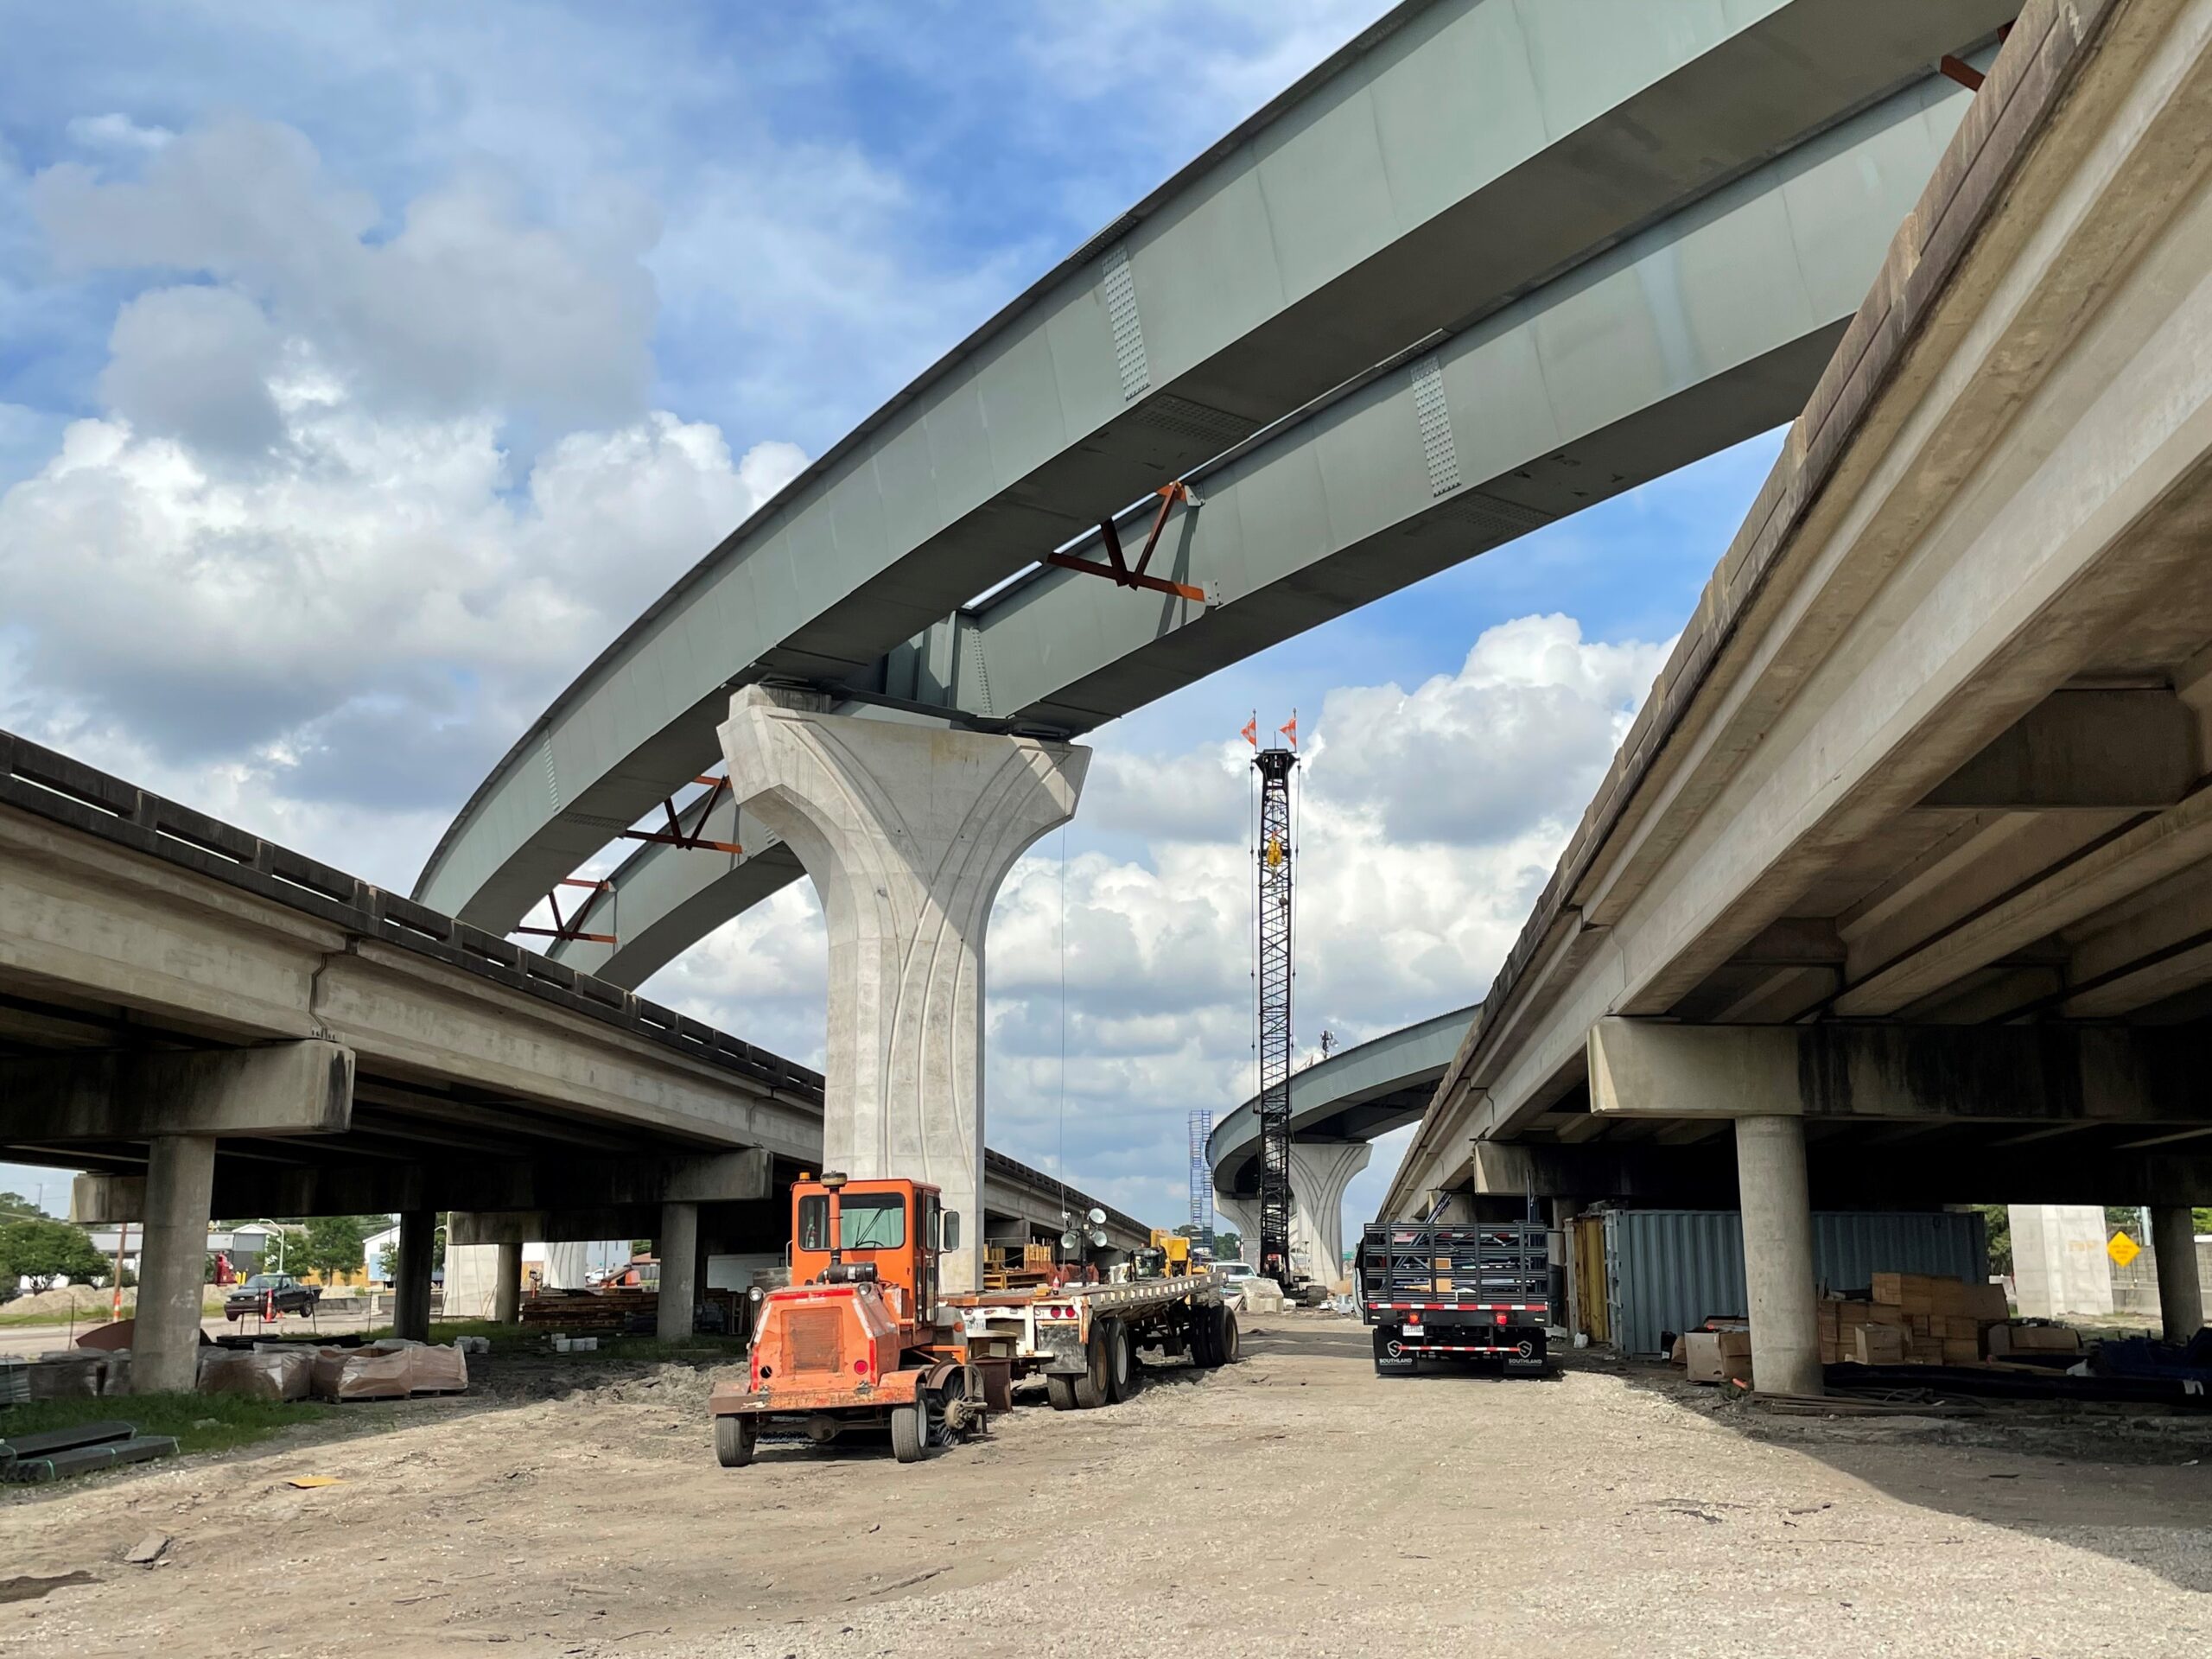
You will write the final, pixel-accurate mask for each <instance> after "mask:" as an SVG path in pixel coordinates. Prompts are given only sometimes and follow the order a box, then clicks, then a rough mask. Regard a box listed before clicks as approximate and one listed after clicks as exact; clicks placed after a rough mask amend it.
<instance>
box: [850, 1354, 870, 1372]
mask: <svg viewBox="0 0 2212 1659" xmlns="http://www.w3.org/2000/svg"><path fill="white" fill-rule="evenodd" d="M853 1375H854V1376H867V1375H868V1360H867V1357H865V1356H863V1357H861V1358H859V1359H856V1360H855V1361H854V1362H853Z"/></svg>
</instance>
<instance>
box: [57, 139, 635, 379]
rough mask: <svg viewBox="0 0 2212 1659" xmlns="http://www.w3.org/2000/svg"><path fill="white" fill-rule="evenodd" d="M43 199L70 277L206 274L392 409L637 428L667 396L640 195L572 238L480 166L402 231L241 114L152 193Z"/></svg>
mask: <svg viewBox="0 0 2212 1659" xmlns="http://www.w3.org/2000/svg"><path fill="white" fill-rule="evenodd" d="M31 200H32V205H33V207H34V208H35V211H36V213H37V215H38V219H39V221H40V223H41V226H43V227H44V229H45V231H46V234H47V236H48V240H49V242H50V243H51V245H52V247H53V250H54V257H55V258H56V259H57V260H58V261H59V262H60V264H62V265H63V266H64V267H65V268H73V269H79V270H86V269H123V270H176V271H186V272H206V273H208V274H210V275H212V276H213V277H215V278H217V279H218V280H219V281H220V282H222V283H227V284H230V285H232V286H233V287H234V288H235V289H237V290H238V292H239V293H241V294H243V295H245V296H249V297H251V300H252V301H253V302H255V303H257V304H258V305H260V306H262V307H263V308H265V309H266V310H267V311H268V313H269V314H270V321H272V322H273V324H274V325H275V326H276V327H277V328H279V329H281V330H283V332H284V333H285V334H288V335H292V336H297V337H302V338H305V339H308V340H312V341H313V342H314V344H315V351H316V354H317V357H318V359H319V360H320V361H321V363H322V364H323V365H325V366H327V368H328V369H329V370H330V371H331V372H334V373H335V374H337V375H339V376H340V377H341V378H343V379H344V380H345V381H346V384H347V385H349V386H350V387H351V388H352V389H353V392H354V395H356V396H357V397H365V399H366V400H367V401H369V402H370V403H371V404H373V405H374V406H376V407H378V408H380V409H393V410H410V411H415V412H419V413H424V414H452V413H454V412H457V411H465V410H477V409H480V408H485V407H487V406H488V407H499V408H503V409H505V410H508V411H509V412H510V413H518V412H530V413H534V414H536V415H537V416H541V417H543V418H545V419H549V420H552V421H555V422H557V423H573V422H591V421H599V420H605V419H607V418H609V417H613V418H615V419H626V418H630V417H632V416H635V415H637V414H639V413H640V412H642V410H643V408H644V405H645V397H646V392H647V391H648V388H649V387H650V385H651V384H652V353H651V350H650V346H649V342H650V340H651V336H652V328H653V323H654V319H655V304H654V297H653V289H652V278H651V277H649V276H648V275H647V273H646V271H645V268H644V266H643V264H641V263H640V260H641V258H642V257H643V256H644V255H645V252H646V251H647V250H649V249H650V248H651V247H652V245H653V243H654V242H655V240H656V239H657V238H658V234H659V215H658V211H657V210H656V209H655V208H654V207H652V204H651V202H650V201H648V200H646V199H645V198H644V197H643V196H641V195H639V194H637V193H636V192H635V191H633V190H631V189H628V188H624V187H620V186H617V185H613V184H610V183H600V184H595V185H593V186H590V187H588V188H585V189H583V190H582V191H581V192H580V193H579V194H578V196H577V198H576V199H575V200H574V201H573V202H571V203H570V204H569V208H568V212H567V213H566V214H565V215H564V219H563V222H562V223H560V224H558V225H550V224H541V223H533V222H531V219H529V217H528V216H527V215H526V214H525V213H524V208H523V200H522V191H521V189H520V187H519V185H518V182H517V181H516V180H515V179H514V178H513V176H512V175H510V174H508V173H507V172H506V171H505V170H504V169H502V168H497V167H494V166H493V165H492V164H490V163H489V162H481V163H472V164H469V165H467V166H465V167H463V168H460V169H458V170H456V171H455V172H454V174H453V175H452V176H451V177H450V178H449V179H448V181H445V182H444V183H442V185H440V186H439V187H438V188H435V189H433V190H430V191H428V192H426V193H424V194H422V195H420V196H418V197H416V199H415V200H414V201H412V202H411V203H410V204H409V206H408V207H407V209H406V211H405V213H404V215H403V216H402V218H401V219H400V222H399V224H398V225H397V228H396V229H391V227H388V226H385V224H384V223H383V221H382V216H381V214H380V213H379V212H378V207H377V204H376V202H375V200H373V199H372V197H370V196H369V195H367V194H365V193H364V192H362V191H359V190H356V189H353V188H347V187H346V186H343V185H340V184H338V183H337V182H335V181H333V180H331V179H329V178H328V177H327V176H326V175H325V174H324V172H323V169H322V161H321V156H319V155H318V154H317V153H316V151H315V146H314V145H313V144H311V143H308V140H307V138H306V137H304V136H303V135H302V134H301V133H300V132H298V131H297V130H295V129H293V128H291V127H288V126H284V125H283V124H278V123H275V122H269V121H259V120H253V119H251V118H245V117H240V116H233V117H230V118H225V119H223V120H221V121H219V122H217V123H215V124H212V125H209V126H207V127H204V128H199V129H195V130H193V131H190V132H188V133H186V134H185V135H183V136H182V137H180V138H178V139H177V140H176V141H175V143H169V144H167V145H164V146H162V148H161V149H158V150H157V151H156V152H155V153H154V154H153V155H152V156H151V157H150V159H149V160H148V161H147V162H146V164H145V166H144V168H143V175H141V176H138V177H136V178H121V179H112V180H111V179H107V178H105V177H103V176H102V175H100V174H99V173H98V172H97V171H95V170H94V169H93V168H89V167H86V166H85V165H83V164H81V163H79V162H61V163H59V164H58V165H56V166H54V167H51V168H47V169H46V170H45V171H43V172H41V173H40V174H39V175H37V176H36V177H35V179H34V180H33V181H32V182H31ZM387 230H390V231H391V233H390V234H385V233H384V232H386V231H387ZM149 343H150V342H149Z"/></svg>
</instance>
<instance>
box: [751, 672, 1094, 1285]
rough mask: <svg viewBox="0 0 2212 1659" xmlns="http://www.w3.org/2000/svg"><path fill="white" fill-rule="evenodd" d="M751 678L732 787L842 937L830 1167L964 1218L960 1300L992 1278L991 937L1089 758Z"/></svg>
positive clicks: (1062, 816) (829, 1075) (837, 941)
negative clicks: (916, 1191) (895, 1182)
mask: <svg viewBox="0 0 2212 1659" xmlns="http://www.w3.org/2000/svg"><path fill="white" fill-rule="evenodd" d="M828 709H829V700H828V699H827V698H826V697H823V696H818V695H817V694H814V693H811V692H792V691H785V690H771V689H769V688H767V687H765V686H748V687H747V688H746V689H744V690H741V691H740V692H738V693H737V695H736V696H734V697H732V698H731V699H730V715H729V720H728V722H727V723H726V724H724V725H723V727H722V728H721V743H722V753H723V754H724V756H725V757H727V759H728V761H729V778H730V789H731V791H732V792H733V793H734V795H735V796H736V798H737V801H738V804H739V805H740V806H741V808H742V809H743V810H745V811H746V812H747V814H749V815H751V816H752V817H755V818H757V819H758V820H759V821H760V823H761V824H762V825H763V826H764V827H765V828H766V829H769V830H771V831H772V832H773V833H774V834H776V835H777V836H780V837H781V838H782V839H783V841H784V842H785V845H786V846H788V847H789V848H790V849H791V851H792V853H793V854H794V855H796V856H797V857H798V861H799V862H800V863H801V864H802V865H804V867H805V868H806V873H807V874H809V875H810V876H811V877H813V878H814V886H815V890H816V892H817V893H819V894H820V896H821V899H822V910H823V920H824V922H825V923H826V925H827V927H828V931H829V1040H828V1043H827V1045H826V1047H827V1051H828V1060H827V1065H825V1067H824V1072H825V1077H824V1084H823V1107H824V1110H823V1153H822V1158H823V1165H824V1166H825V1167H827V1168H831V1169H841V1170H842V1171H843V1172H844V1173H846V1174H848V1175H851V1176H854V1177H856V1178H862V1179H866V1178H870V1177H884V1176H899V1177H905V1178H907V1179H913V1180H919V1181H927V1182H930V1183H931V1184H933V1185H936V1186H937V1187H938V1189H939V1190H940V1192H942V1193H943V1195H944V1207H945V1209H946V1210H947V1211H949V1212H950V1213H952V1214H956V1215H957V1216H958V1217H960V1244H959V1248H958V1249H956V1250H951V1251H948V1252H947V1253H946V1254H945V1255H944V1260H943V1262H942V1263H941V1266H940V1272H941V1274H942V1275H943V1277H942V1281H941V1282H942V1283H943V1285H944V1288H945V1289H947V1290H972V1289H976V1288H977V1287H980V1286H981V1285H982V1265H983V1255H982V1249H983V1190H982V1168H983V1119H984V1113H983V1020H982V1012H983V1000H982V999H983V938H984V931H985V930H986V929H987V928H988V925H989V924H990V917H991V902H992V900H993V899H995V898H996V897H997V896H998V890H999V884H1000V883H1001V881H1002V880H1005V879H1006V873H1007V870H1009V869H1011V868H1013V866H1014V861H1015V860H1016V859H1018V858H1020V856H1021V855H1022V854H1023V852H1025V851H1026V850H1027V849H1028V848H1029V846H1030V844H1031V843H1032V842H1034V841H1036V839H1037V838H1038V837H1039V836H1042V835H1043V834H1044V833H1045V832H1046V830H1048V829H1052V828H1053V826H1055V825H1056V824H1060V823H1066V822H1067V820H1068V819H1069V818H1070V817H1073V816H1074V813H1075V804H1076V798H1077V795H1078V794H1079V793H1080V792H1081V791H1082V788H1083V777H1084V769H1085V767H1086V766H1088V765H1089V763H1090V751H1089V750H1088V749H1084V748H1077V747H1072V746H1071V745H1068V744H1065V743H1045V742H1039V741H1036V740H1034V739H1030V738H1014V737H997V736H991V735H988V734H982V733H976V732H958V731H948V730H945V729H944V728H938V727H929V726H913V725H906V724H900V723H897V722H893V721H885V720H860V719H855V718H853V717H852V716H849V715H832V714H830V713H829V712H828Z"/></svg>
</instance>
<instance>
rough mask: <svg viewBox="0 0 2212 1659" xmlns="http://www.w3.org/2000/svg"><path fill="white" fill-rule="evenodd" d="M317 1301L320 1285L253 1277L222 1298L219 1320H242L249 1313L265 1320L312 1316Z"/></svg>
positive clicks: (276, 1276)
mask: <svg viewBox="0 0 2212 1659" xmlns="http://www.w3.org/2000/svg"><path fill="white" fill-rule="evenodd" d="M321 1300H322V1287H321V1286H320V1285H303V1284H302V1283H301V1282H300V1281H298V1280H296V1279H295V1278H293V1277H292V1275H291V1274H289V1273H257V1274H254V1275H253V1277H252V1278H251V1279H249V1280H247V1281H245V1283H244V1284H242V1285H239V1286H237V1287H235V1288H233V1289H232V1292H231V1294H229V1295H227V1296H226V1297H225V1298H223V1317H224V1318H225V1319H244V1318H245V1316H246V1315H247V1314H249V1313H258V1314H260V1315H261V1316H262V1317H263V1318H264V1319H269V1318H275V1317H278V1316H281V1315H283V1314H286V1313H314V1312H315V1304H316V1303H317V1302H319V1301H321Z"/></svg>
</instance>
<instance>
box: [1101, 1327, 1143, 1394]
mask: <svg viewBox="0 0 2212 1659" xmlns="http://www.w3.org/2000/svg"><path fill="white" fill-rule="evenodd" d="M1107 1325H1108V1335H1107V1338H1106V1397H1107V1399H1109V1400H1110V1401H1111V1402H1113V1403H1114V1404H1116V1405H1117V1406H1118V1405H1120V1404H1121V1403H1122V1401H1124V1400H1126V1399H1128V1397H1129V1396H1130V1395H1133V1394H1135V1392H1136V1391H1137V1356H1136V1344H1135V1342H1134V1341H1133V1340H1132V1339H1131V1338H1130V1336H1129V1327H1128V1325H1124V1324H1122V1322H1121V1320H1119V1319H1109V1320H1108V1321H1107Z"/></svg>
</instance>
